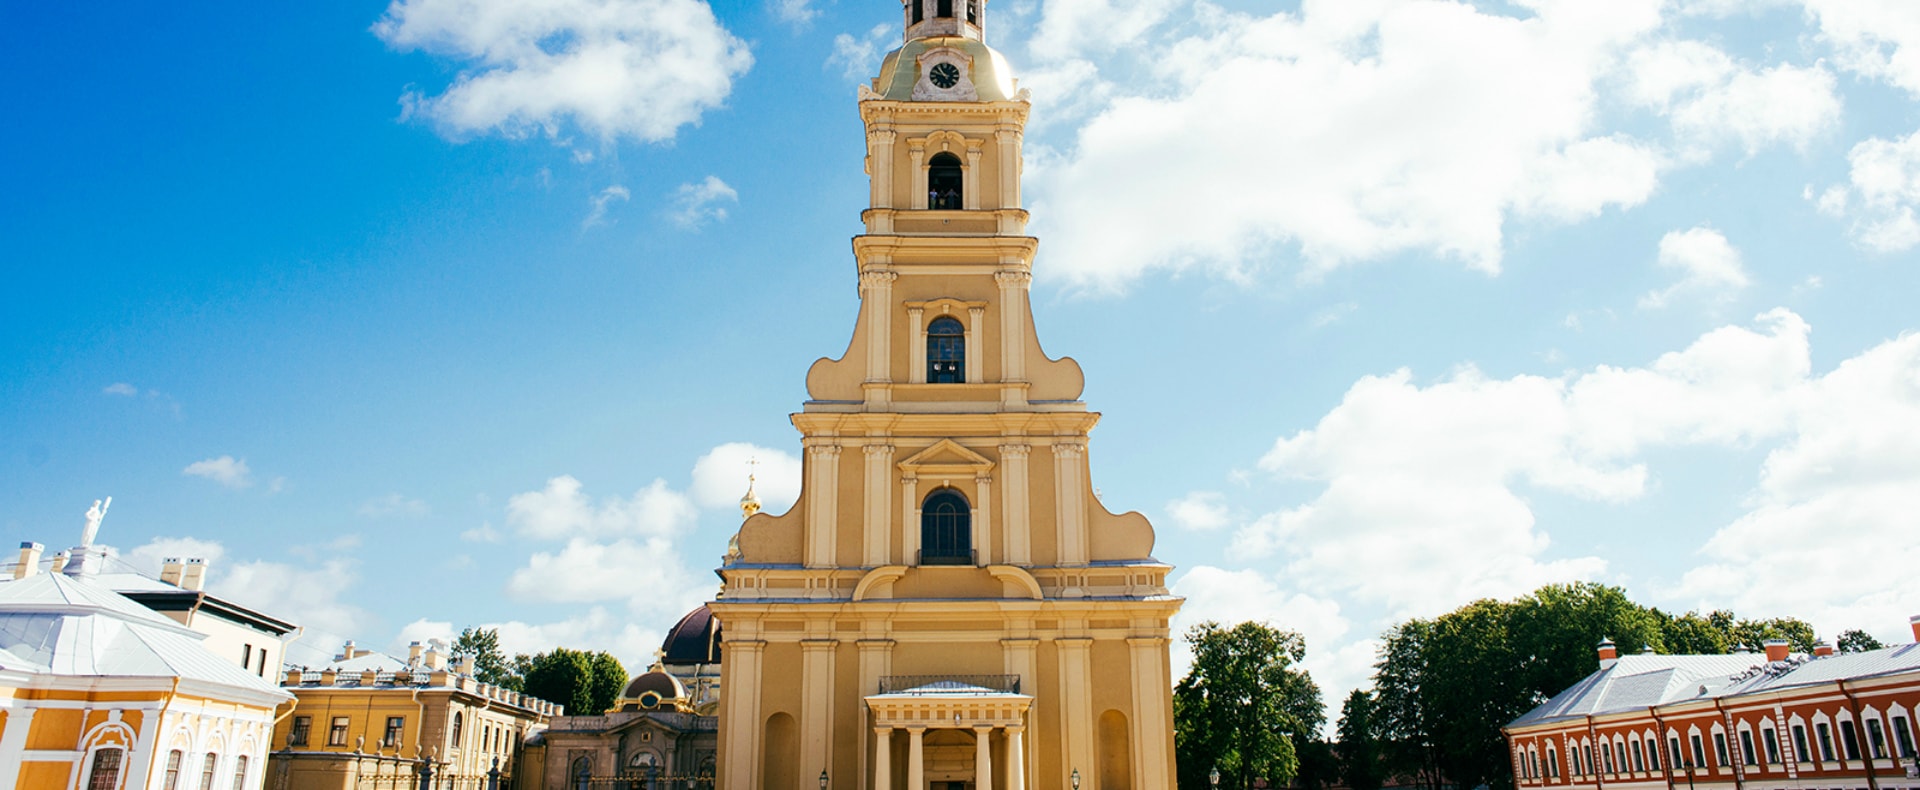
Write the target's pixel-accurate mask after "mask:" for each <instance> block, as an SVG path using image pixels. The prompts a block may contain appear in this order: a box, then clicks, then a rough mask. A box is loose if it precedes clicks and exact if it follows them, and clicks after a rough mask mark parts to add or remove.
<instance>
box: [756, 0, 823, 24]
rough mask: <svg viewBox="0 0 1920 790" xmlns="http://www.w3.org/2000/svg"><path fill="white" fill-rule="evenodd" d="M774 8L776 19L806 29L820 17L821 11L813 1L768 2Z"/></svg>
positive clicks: (777, 0) (784, 0)
mask: <svg viewBox="0 0 1920 790" xmlns="http://www.w3.org/2000/svg"><path fill="white" fill-rule="evenodd" d="M767 3H768V5H770V6H772V7H773V15H774V17H775V18H777V19H779V20H780V21H782V22H785V23H787V24H789V25H792V26H794V27H795V28H804V27H806V26H807V25H808V24H809V23H811V22H813V19H814V17H817V16H819V15H820V9H817V8H814V7H813V0H767Z"/></svg>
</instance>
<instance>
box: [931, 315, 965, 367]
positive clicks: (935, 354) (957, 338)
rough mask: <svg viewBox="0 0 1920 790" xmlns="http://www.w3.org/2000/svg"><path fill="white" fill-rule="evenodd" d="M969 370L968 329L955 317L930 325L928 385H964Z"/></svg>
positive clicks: (936, 320)
mask: <svg viewBox="0 0 1920 790" xmlns="http://www.w3.org/2000/svg"><path fill="white" fill-rule="evenodd" d="M966 369H967V330H966V328H965V327H962V326H961V325H960V322H959V321H956V320H954V318H953V317H952V316H945V315H943V316H940V317H939V318H935V319H933V323H931V324H928V325H927V383H928V384H960V383H964V382H965V381H966V380H967V374H966Z"/></svg>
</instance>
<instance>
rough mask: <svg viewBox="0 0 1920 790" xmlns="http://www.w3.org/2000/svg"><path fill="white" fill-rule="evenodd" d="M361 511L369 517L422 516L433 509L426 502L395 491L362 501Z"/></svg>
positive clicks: (361, 513)
mask: <svg viewBox="0 0 1920 790" xmlns="http://www.w3.org/2000/svg"><path fill="white" fill-rule="evenodd" d="M359 512H360V515H362V516H365V517H367V518H390V517H395V516H398V517H403V518H420V517H422V516H425V515H427V514H428V513H431V512H433V511H432V509H431V508H429V507H427V503H426V502H423V501H421V500H418V499H413V498H411V497H407V496H404V495H402V494H400V493H399V492H394V493H391V494H387V495H386V496H382V497H375V498H373V499H369V500H367V501H365V502H362V503H360V511H359Z"/></svg>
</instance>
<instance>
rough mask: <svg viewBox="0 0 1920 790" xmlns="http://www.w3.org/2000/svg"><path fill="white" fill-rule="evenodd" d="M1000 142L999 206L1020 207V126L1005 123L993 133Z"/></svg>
mask: <svg viewBox="0 0 1920 790" xmlns="http://www.w3.org/2000/svg"><path fill="white" fill-rule="evenodd" d="M993 137H994V140H995V141H996V142H998V143H1000V207H1001V208H1019V207H1020V126H1019V125H1018V124H1007V125H1005V126H1003V127H1001V128H1000V129H998V130H996V131H995V132H994V133H993Z"/></svg>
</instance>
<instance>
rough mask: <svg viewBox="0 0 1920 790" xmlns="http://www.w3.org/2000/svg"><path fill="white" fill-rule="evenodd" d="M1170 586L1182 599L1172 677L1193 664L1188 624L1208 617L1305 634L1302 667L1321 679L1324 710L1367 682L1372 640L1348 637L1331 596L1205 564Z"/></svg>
mask: <svg viewBox="0 0 1920 790" xmlns="http://www.w3.org/2000/svg"><path fill="white" fill-rule="evenodd" d="M1172 589H1173V593H1174V594H1175V595H1179V596H1181V597H1184V598H1186V599H1187V600H1186V603H1185V604H1183V605H1182V606H1181V607H1180V611H1179V613H1177V614H1175V615H1174V617H1173V621H1172V622H1171V623H1170V628H1171V630H1172V631H1173V634H1174V639H1175V641H1174V643H1173V645H1172V646H1171V651H1170V652H1171V654H1172V655H1171V658H1172V662H1173V677H1174V678H1176V679H1177V678H1180V677H1182V676H1184V675H1185V674H1186V673H1187V670H1188V668H1189V667H1190V666H1191V665H1192V663H1193V648H1192V646H1191V645H1189V644H1187V641H1186V640H1185V639H1184V637H1185V635H1186V632H1187V630H1188V629H1190V628H1192V627H1193V626H1195V625H1198V624H1200V623H1203V622H1206V621H1209V620H1211V621H1214V622H1217V623H1220V624H1221V625H1226V626H1232V625H1235V624H1237V623H1243V622H1247V621H1256V622H1264V623H1267V624H1268V625H1271V626H1274V627H1276V628H1283V629H1286V630H1289V631H1298V632H1300V635H1301V636H1302V637H1305V638H1306V641H1307V657H1306V659H1305V660H1304V661H1303V662H1302V666H1303V667H1304V668H1305V669H1306V670H1307V671H1308V672H1310V673H1312V674H1313V678H1314V681H1315V682H1316V683H1319V684H1320V691H1321V694H1322V695H1323V696H1324V697H1325V700H1324V702H1326V704H1327V710H1328V712H1329V714H1332V713H1334V712H1337V711H1338V710H1339V709H1340V698H1342V697H1344V696H1345V694H1346V690H1347V689H1353V688H1359V687H1361V686H1364V685H1366V684H1367V677H1368V675H1369V674H1370V671H1371V666H1372V663H1373V652H1374V642H1373V640H1370V639H1362V640H1357V641H1353V642H1349V641H1347V637H1348V635H1349V632H1350V631H1351V629H1352V623H1351V622H1349V621H1348V619H1347V617H1346V616H1345V615H1344V614H1342V613H1341V611H1340V604H1339V603H1337V602H1335V601H1333V600H1330V599H1326V598H1317V597H1314V596H1312V595H1308V594H1305V593H1299V592H1289V591H1288V590H1286V589H1284V588H1283V587H1282V586H1281V585H1280V584H1279V583H1278V582H1277V581H1276V580H1275V579H1273V578H1271V577H1269V576H1267V575H1266V574H1263V573H1261V572H1259V571H1254V570H1237V571H1236V570H1227V569H1224V568H1215V567H1211V566H1207V565H1201V566H1197V567H1195V568H1193V569H1192V570H1189V571H1187V572H1186V573H1184V574H1182V575H1181V576H1180V578H1178V579H1176V580H1174V582H1173V588H1172ZM1329 718H1332V716H1331V715H1330V716H1329Z"/></svg>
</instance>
